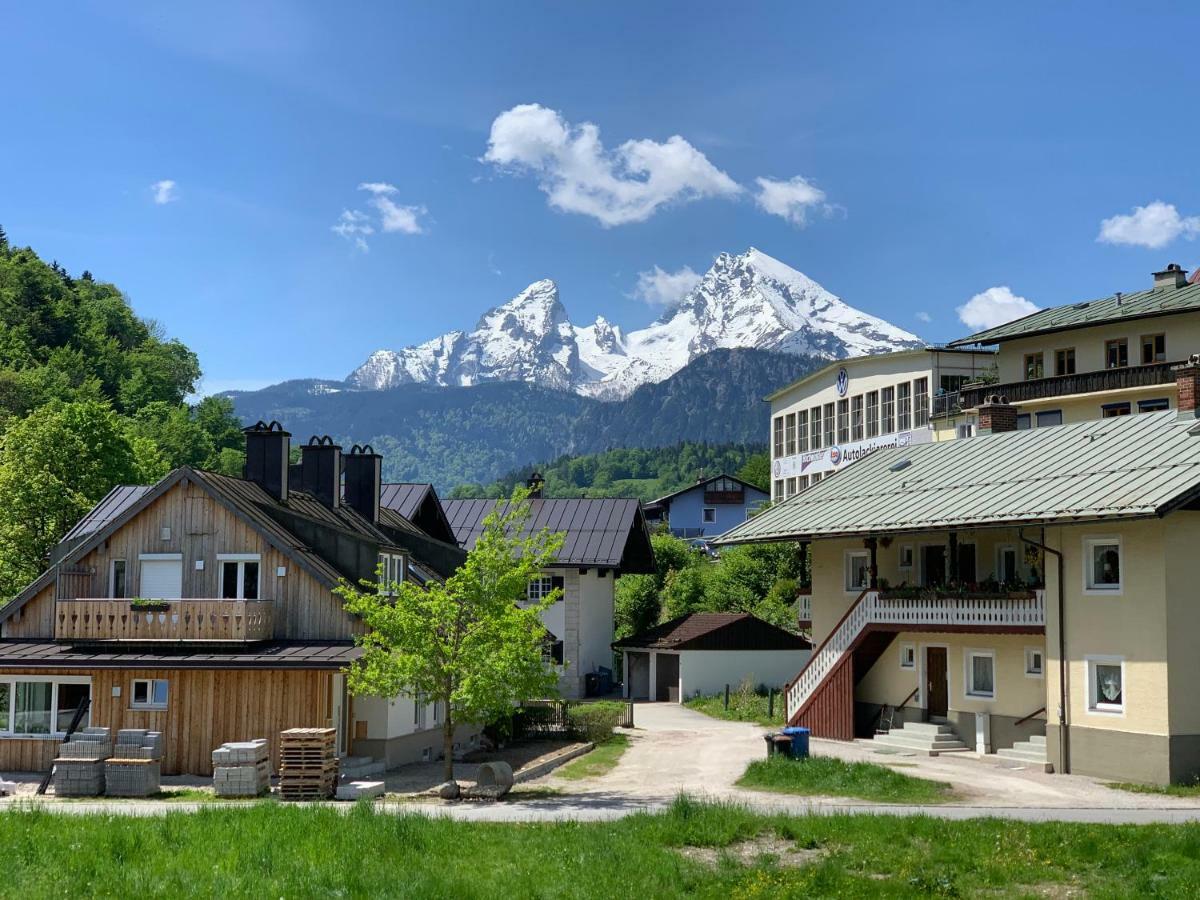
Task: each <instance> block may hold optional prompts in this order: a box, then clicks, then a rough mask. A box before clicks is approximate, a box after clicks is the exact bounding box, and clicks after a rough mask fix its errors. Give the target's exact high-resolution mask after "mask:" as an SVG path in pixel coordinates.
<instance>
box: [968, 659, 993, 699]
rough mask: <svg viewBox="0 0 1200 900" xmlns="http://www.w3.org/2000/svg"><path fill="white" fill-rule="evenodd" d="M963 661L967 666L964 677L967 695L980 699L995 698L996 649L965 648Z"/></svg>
mask: <svg viewBox="0 0 1200 900" xmlns="http://www.w3.org/2000/svg"><path fill="white" fill-rule="evenodd" d="M963 661H964V665H965V668H966V672H965V673H964V678H963V684H964V685H965V686H966V690H965V693H966V695H967V696H968V697H973V698H975V699H978V700H995V699H996V651H995V650H965V651H963Z"/></svg>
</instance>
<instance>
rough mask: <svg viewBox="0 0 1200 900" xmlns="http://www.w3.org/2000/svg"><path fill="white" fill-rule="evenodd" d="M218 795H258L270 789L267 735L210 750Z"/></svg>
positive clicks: (269, 749) (269, 755) (269, 751)
mask: <svg viewBox="0 0 1200 900" xmlns="http://www.w3.org/2000/svg"><path fill="white" fill-rule="evenodd" d="M212 764H213V790H214V791H216V794H217V796H218V797H257V796H258V795H259V794H265V793H268V792H269V791H270V790H271V746H270V744H269V743H268V741H267V739H266V738H256V739H255V740H252V741H235V742H231V743H228V744H222V745H221V746H220V747H218V748H217V749H216V750H214V751H213V752H212Z"/></svg>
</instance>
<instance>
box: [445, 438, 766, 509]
mask: <svg viewBox="0 0 1200 900" xmlns="http://www.w3.org/2000/svg"><path fill="white" fill-rule="evenodd" d="M765 459H766V452H765V449H764V447H763V446H761V445H755V444H705V443H695V442H691V441H683V442H680V443H678V444H675V445H674V446H671V447H635V448H631V449H623V450H606V451H604V452H602V453H590V454H585V455H583V456H561V457H559V458H558V459H556V460H555V461H554V462H549V463H545V464H544V465H530V466H523V467H521V468H520V469H514V470H513V471H512V472H509V473H508V474H506V475H505V476H504V477H503V478H500V479H498V480H496V481H493V482H492V483H491V484H488V485H480V484H461V485H458V486H456V487H455V488H454V489H453V490H451V491H450V497H452V498H480V497H489V498H492V497H507V496H509V495H510V494H512V490H513V488H514V487H516V486H517V485H521V484H525V483H526V482H528V480H529V477H530V475H532V474H533V473H534V472H535V471H536V472H538V473H539V474H541V476H542V478H544V479H545V487H544V493H545V496H547V497H636V498H638V499H639V500H653V499H655V498H656V497H661V496H663V495H664V494H669V493H671V492H673V491H677V490H679V489H680V488H684V487H687V486H688V485H689V484H692V483H693V482H695V481H696V479H697V478H698V477H700V476H701V475H719V474H721V473H729V474H732V475H737V476H738V477H740V478H744V479H745V480H746V481H749V482H751V483H752V484H757V485H759V486H760V487H762V488H763V490H769V485H767V484H766V483H765V481H766V479H765V475H766V471H767V470H766V466H765V465H764V464H763V461H764V460H765Z"/></svg>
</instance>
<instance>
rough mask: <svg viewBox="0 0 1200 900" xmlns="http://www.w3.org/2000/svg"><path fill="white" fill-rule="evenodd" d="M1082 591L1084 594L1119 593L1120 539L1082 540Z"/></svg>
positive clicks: (1089, 538) (1091, 538) (1094, 538)
mask: <svg viewBox="0 0 1200 900" xmlns="http://www.w3.org/2000/svg"><path fill="white" fill-rule="evenodd" d="M1083 567H1084V568H1083V591H1084V593H1085V594H1119V593H1121V539H1120V538H1119V537H1086V538H1084V539H1083Z"/></svg>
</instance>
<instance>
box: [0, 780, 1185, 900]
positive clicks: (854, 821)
mask: <svg viewBox="0 0 1200 900" xmlns="http://www.w3.org/2000/svg"><path fill="white" fill-rule="evenodd" d="M0 846H3V847H4V848H5V849H4V854H5V863H4V882H3V886H2V887H0V894H3V895H5V896H14V897H22V898H40V897H50V896H64V895H66V896H95V895H103V896H138V897H156V896H201V897H281V896H286V897H307V896H332V895H336V896H351V897H362V896H397V897H399V896H403V897H448V896H453V897H468V898H473V897H481V898H482V897H497V896H512V897H568V898H573V897H616V896H648V897H655V898H658V897H666V898H671V897H682V896H698V897H719V898H722V900H733V898H742V897H770V898H780V897H805V896H814V897H831V896H848V897H863V896H871V897H875V896H883V897H912V896H920V895H939V896H979V895H986V896H1047V895H1050V896H1067V895H1071V896H1076V895H1078V896H1097V897H1127V896H1148V895H1154V896H1167V897H1192V896H1195V895H1196V890H1197V885H1200V825H1194V824H1189V825H1163V826H1158V825H1148V826H1112V825H1091V824H1088V825H1075V824H1060V823H1022V822H1008V821H999V820H995V819H991V820H988V819H978V820H966V821H956V822H950V821H944V820H940V819H935V818H927V817H909V818H897V817H892V816H806V817H784V816H763V815H759V814H755V813H751V812H749V811H747V810H745V809H743V808H739V807H736V806H727V805H709V804H702V803H699V802H696V801H692V800H687V799H680V800H678V801H677V802H676V803H675V804H674V805H673V807H672V808H671V809H669V810H668V811H667V812H665V813H662V814H658V815H647V814H639V815H634V816H630V817H629V818H626V819H623V820H620V821H616V822H596V823H583V824H581V823H571V822H555V823H544V824H529V823H520V824H509V823H490V824H488V823H477V822H462V821H456V820H453V819H443V818H437V817H430V818H426V817H424V816H420V815H416V814H411V813H408V814H406V813H399V814H395V813H382V812H374V811H372V809H371V808H370V807H369V806H367V805H365V804H363V805H361V806H359V807H356V808H355V809H354V810H352V811H351V812H350V813H349V814H343V813H341V812H338V811H336V810H334V809H328V808H296V807H288V806H284V805H282V804H260V805H257V806H253V807H248V808H243V809H231V808H228V807H224V808H222V807H220V806H218V805H211V806H206V807H205V808H204V809H203V810H201V811H199V812H196V813H190V814H184V813H178V812H175V813H169V814H166V815H161V816H152V817H138V816H111V815H95V816H71V815H62V814H56V813H52V812H40V811H39V812H23V811H13V812H6V813H3V814H0ZM697 850H704V851H707V852H704V853H700V852H696V851H697Z"/></svg>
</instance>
